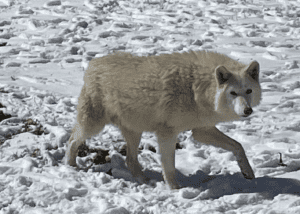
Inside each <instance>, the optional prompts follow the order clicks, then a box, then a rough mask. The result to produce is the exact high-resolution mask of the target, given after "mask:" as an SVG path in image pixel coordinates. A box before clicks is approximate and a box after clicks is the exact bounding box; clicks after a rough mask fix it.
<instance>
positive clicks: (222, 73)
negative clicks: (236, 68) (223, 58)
mask: <svg viewBox="0 0 300 214" xmlns="http://www.w3.org/2000/svg"><path fill="white" fill-rule="evenodd" d="M215 73H216V80H217V82H218V83H219V85H222V84H224V83H225V82H227V80H229V78H230V77H231V76H232V73H230V72H229V71H228V70H227V69H226V68H225V67H224V66H223V65H219V66H218V67H217V68H216V69H215Z"/></svg>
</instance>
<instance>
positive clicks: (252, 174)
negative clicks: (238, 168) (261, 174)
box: [242, 170, 255, 179]
mask: <svg viewBox="0 0 300 214" xmlns="http://www.w3.org/2000/svg"><path fill="white" fill-rule="evenodd" d="M242 174H243V175H244V177H245V178H246V179H254V178H255V175H254V173H253V171H252V170H251V172H248V173H245V172H242Z"/></svg>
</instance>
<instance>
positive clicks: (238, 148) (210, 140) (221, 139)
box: [193, 127, 255, 179]
mask: <svg viewBox="0 0 300 214" xmlns="http://www.w3.org/2000/svg"><path fill="white" fill-rule="evenodd" d="M193 137H194V139H195V140H197V141H199V142H202V143H205V144H208V145H213V146H216V147H221V148H222V149H225V150H228V151H231V152H232V153H233V154H234V156H235V157H236V159H237V162H238V165H239V167H240V169H241V171H242V173H243V175H244V177H245V178H247V179H253V178H255V176H254V173H253V170H252V168H251V166H250V164H249V162H248V159H247V157H246V154H245V151H244V149H243V147H242V145H241V144H240V143H238V142H237V141H235V140H233V139H232V138H230V137H228V136H226V135H225V134H223V133H222V132H220V131H219V130H218V129H217V128H216V127H208V128H206V127H205V128H197V129H193Z"/></svg>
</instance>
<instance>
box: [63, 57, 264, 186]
mask: <svg viewBox="0 0 300 214" xmlns="http://www.w3.org/2000/svg"><path fill="white" fill-rule="evenodd" d="M260 100H261V88H260V84H259V63H258V62H256V61H252V62H250V64H248V65H246V64H243V63H241V62H238V61H237V60H234V59H232V58H230V57H228V56H226V55H224V54H220V53H217V52H209V51H189V52H184V53H173V54H162V55H159V56H147V57H146V56H134V55H132V54H130V53H126V52H117V53H113V54H110V55H107V56H104V57H101V58H95V59H92V60H91V61H90V62H89V66H88V69H87V71H86V72H85V75H84V85H83V87H82V90H81V94H80V96H79V98H78V105H77V111H78V115H77V122H76V123H75V125H74V128H73V130H72V134H71V137H70V139H69V141H68V144H67V150H66V158H65V161H66V164H69V165H71V166H76V156H77V150H78V147H79V146H80V145H81V144H83V143H84V141H85V139H87V138H90V137H91V136H93V135H95V134H97V133H99V132H100V131H101V130H102V129H103V127H104V126H105V124H109V123H111V124H115V125H117V126H118V127H119V129H120V130H121V132H122V135H123V136H124V138H125V140H126V142H127V157H126V163H127V167H128V168H129V170H130V172H131V173H132V175H133V176H134V177H135V179H136V180H137V181H138V182H139V183H147V182H148V181H149V179H148V178H147V177H146V176H145V175H144V174H143V172H142V169H141V166H140V164H139V162H138V158H137V155H138V146H139V143H140V137H141V134H142V133H143V131H149V132H155V133H156V135H157V139H158V144H159V152H160V154H161V162H162V168H163V176H164V180H165V181H166V182H167V183H168V185H169V187H170V188H171V189H178V188H180V185H179V184H178V182H177V181H176V179H175V146H176V139H177V135H178V134H179V133H180V132H182V131H185V130H192V132H193V137H194V139H195V140H197V141H199V142H202V143H205V144H209V145H213V146H216V147H221V148H223V149H225V150H228V151H231V152H233V154H234V155H235V157H236V160H237V163H238V165H239V167H240V169H241V172H242V173H243V175H244V177H245V178H247V179H254V178H255V176H254V173H253V170H252V168H251V166H250V164H249V162H248V159H247V157H246V155H245V151H244V149H243V147H242V145H241V144H240V143H238V142H237V141H235V140H234V139H232V138H230V137H228V136H226V135H225V134H223V133H222V132H220V131H219V130H218V129H217V128H216V127H215V125H216V124H218V123H220V122H228V121H234V120H239V119H241V118H243V117H248V116H249V115H251V114H252V112H253V110H252V107H254V106H257V105H258V104H259V103H260Z"/></svg>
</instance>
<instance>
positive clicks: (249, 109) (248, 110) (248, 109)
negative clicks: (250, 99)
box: [244, 108, 253, 116]
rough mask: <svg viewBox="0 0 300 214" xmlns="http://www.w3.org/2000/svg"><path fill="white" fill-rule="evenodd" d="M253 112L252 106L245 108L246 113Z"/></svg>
mask: <svg viewBox="0 0 300 214" xmlns="http://www.w3.org/2000/svg"><path fill="white" fill-rule="evenodd" d="M252 112H253V111H252V108H245V110H244V114H245V115H247V116H248V115H250V114H252Z"/></svg>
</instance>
